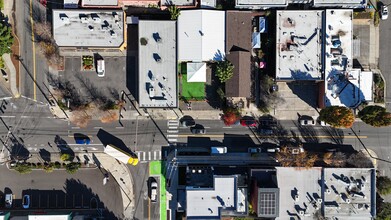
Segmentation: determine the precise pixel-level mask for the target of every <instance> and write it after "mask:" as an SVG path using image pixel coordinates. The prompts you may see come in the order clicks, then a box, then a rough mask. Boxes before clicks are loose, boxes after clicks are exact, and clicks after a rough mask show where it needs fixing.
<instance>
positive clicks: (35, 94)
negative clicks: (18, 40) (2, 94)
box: [30, 0, 37, 100]
mask: <svg viewBox="0 0 391 220" xmlns="http://www.w3.org/2000/svg"><path fill="white" fill-rule="evenodd" d="M30 23H31V41H32V42H33V44H32V47H33V74H34V82H33V84H34V100H37V85H36V82H37V73H36V64H35V62H36V61H35V36H34V20H33V0H30Z"/></svg>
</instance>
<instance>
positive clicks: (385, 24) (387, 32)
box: [379, 0, 391, 111]
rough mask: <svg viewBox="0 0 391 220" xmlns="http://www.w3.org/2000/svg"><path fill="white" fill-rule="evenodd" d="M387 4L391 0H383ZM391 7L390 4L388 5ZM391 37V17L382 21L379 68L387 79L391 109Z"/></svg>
mask: <svg viewBox="0 0 391 220" xmlns="http://www.w3.org/2000/svg"><path fill="white" fill-rule="evenodd" d="M382 2H383V3H384V4H385V5H390V4H391V0H383V1H382ZM388 7H390V6H388ZM390 39H391V19H390V18H388V20H385V21H382V20H381V21H380V48H379V49H380V56H379V68H380V70H381V71H382V74H383V76H384V79H385V81H386V88H387V89H386V99H385V101H386V106H387V109H388V110H389V111H390V110H391V105H390V104H391V89H390V88H389V87H390V86H391V62H390V57H391V47H389V46H387V45H389V44H390Z"/></svg>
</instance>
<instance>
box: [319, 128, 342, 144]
mask: <svg viewBox="0 0 391 220" xmlns="http://www.w3.org/2000/svg"><path fill="white" fill-rule="evenodd" d="M323 132H325V133H326V135H327V136H328V137H327V138H328V139H329V140H330V141H331V142H333V143H335V144H343V141H344V137H345V135H344V133H343V130H342V129H339V128H334V127H331V126H324V127H323Z"/></svg>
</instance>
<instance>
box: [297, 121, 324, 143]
mask: <svg viewBox="0 0 391 220" xmlns="http://www.w3.org/2000/svg"><path fill="white" fill-rule="evenodd" d="M293 123H294V124H295V125H296V126H297V128H298V129H299V132H300V134H301V137H302V138H303V139H304V141H305V142H307V143H319V138H318V137H317V136H318V133H317V131H316V130H315V129H314V127H313V126H302V125H300V124H299V123H297V122H293Z"/></svg>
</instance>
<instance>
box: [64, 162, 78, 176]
mask: <svg viewBox="0 0 391 220" xmlns="http://www.w3.org/2000/svg"><path fill="white" fill-rule="evenodd" d="M65 168H66V171H67V172H68V173H69V174H74V173H76V172H77V170H79V168H80V163H76V162H71V163H68V164H67V165H66V167H65Z"/></svg>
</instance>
